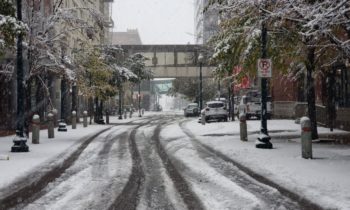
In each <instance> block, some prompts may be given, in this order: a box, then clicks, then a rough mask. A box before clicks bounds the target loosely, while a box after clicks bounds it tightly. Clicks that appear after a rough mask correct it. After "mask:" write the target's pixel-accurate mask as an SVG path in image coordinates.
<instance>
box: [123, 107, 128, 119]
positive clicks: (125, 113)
mask: <svg viewBox="0 0 350 210" xmlns="http://www.w3.org/2000/svg"><path fill="white" fill-rule="evenodd" d="M127 114H128V113H127V112H126V109H124V119H126V118H127Z"/></svg>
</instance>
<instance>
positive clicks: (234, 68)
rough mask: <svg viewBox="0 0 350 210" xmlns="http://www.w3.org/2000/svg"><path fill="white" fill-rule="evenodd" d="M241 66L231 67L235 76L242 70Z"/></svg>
mask: <svg viewBox="0 0 350 210" xmlns="http://www.w3.org/2000/svg"><path fill="white" fill-rule="evenodd" d="M242 69H243V68H242V66H235V67H233V69H232V75H233V76H237V75H238V74H239V73H240V72H241V71H242Z"/></svg>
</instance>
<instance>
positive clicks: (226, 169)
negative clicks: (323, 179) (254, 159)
mask: <svg viewBox="0 0 350 210" xmlns="http://www.w3.org/2000/svg"><path fill="white" fill-rule="evenodd" d="M184 123H185V121H182V122H180V123H179V126H180V128H181V129H182V130H183V132H184V133H185V134H186V135H187V136H188V137H189V138H190V139H191V141H192V142H193V144H194V146H195V147H196V148H197V149H198V153H199V155H200V156H201V157H202V158H203V159H204V160H205V161H207V162H208V163H209V164H210V165H211V167H213V168H214V169H215V170H217V171H218V172H219V173H221V174H223V175H224V176H226V177H228V178H229V179H231V180H232V181H233V182H235V183H236V184H238V185H240V186H241V187H242V188H243V189H245V190H247V191H249V192H251V193H252V194H254V195H256V196H257V197H258V198H260V199H261V200H263V201H265V202H266V203H267V204H268V205H269V209H280V208H284V209H291V210H294V209H305V210H309V209H313V210H321V209H323V208H321V207H320V206H318V205H317V204H314V203H312V202H311V201H309V200H307V199H305V198H303V197H301V196H299V195H298V194H295V193H294V192H292V191H290V190H288V189H286V188H284V187H282V186H280V185H278V184H276V183H274V182H272V181H271V180H269V179H267V178H265V177H263V176H261V175H259V174H257V173H255V172H254V171H252V170H251V169H249V168H247V167H245V166H243V165H242V164H240V163H238V162H236V161H234V160H232V159H230V158H229V157H227V156H226V155H224V154H222V153H221V152H219V151H217V150H215V149H213V148H211V147H209V146H207V145H205V144H203V143H201V142H200V141H199V140H198V139H196V137H195V135H194V134H193V133H192V132H191V131H190V130H189V129H188V128H186V127H185V126H184ZM222 162H224V163H226V164H223V163H222ZM274 189H275V190H277V192H276V191H274ZM263 195H265V196H263Z"/></svg>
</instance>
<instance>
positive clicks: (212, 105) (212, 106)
mask: <svg viewBox="0 0 350 210" xmlns="http://www.w3.org/2000/svg"><path fill="white" fill-rule="evenodd" d="M208 107H209V108H220V107H224V104H223V103H210V104H208Z"/></svg>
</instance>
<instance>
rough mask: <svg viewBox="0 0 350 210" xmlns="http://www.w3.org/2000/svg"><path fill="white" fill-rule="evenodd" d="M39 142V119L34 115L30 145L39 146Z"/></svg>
mask: <svg viewBox="0 0 350 210" xmlns="http://www.w3.org/2000/svg"><path fill="white" fill-rule="evenodd" d="M39 141H40V117H39V115H37V114H35V115H34V116H33V121H32V143H33V144H39Z"/></svg>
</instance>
